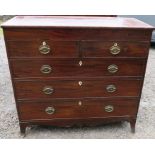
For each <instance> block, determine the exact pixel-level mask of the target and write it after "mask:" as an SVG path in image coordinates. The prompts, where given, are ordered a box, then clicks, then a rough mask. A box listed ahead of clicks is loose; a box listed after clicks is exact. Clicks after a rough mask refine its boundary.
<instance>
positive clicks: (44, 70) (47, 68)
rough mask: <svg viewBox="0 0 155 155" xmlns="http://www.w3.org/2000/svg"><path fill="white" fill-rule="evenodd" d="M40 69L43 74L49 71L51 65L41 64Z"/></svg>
mask: <svg viewBox="0 0 155 155" xmlns="http://www.w3.org/2000/svg"><path fill="white" fill-rule="evenodd" d="M40 71H41V72H42V73H43V74H49V73H51V71H52V68H51V66H49V65H43V66H41V68H40Z"/></svg>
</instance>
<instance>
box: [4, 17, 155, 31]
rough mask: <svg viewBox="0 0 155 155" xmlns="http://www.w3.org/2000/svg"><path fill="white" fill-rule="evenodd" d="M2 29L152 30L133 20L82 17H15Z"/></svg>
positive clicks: (148, 26)
mask: <svg viewBox="0 0 155 155" xmlns="http://www.w3.org/2000/svg"><path fill="white" fill-rule="evenodd" d="M2 27H56V28H57V27H60V28H61V27H62V28H71V27H72V28H127V29H154V27H153V26H151V25H148V24H146V23H144V22H142V21H139V20H137V19H134V18H122V17H82V16H16V17H14V18H12V19H11V20H9V21H7V22H5V23H3V24H2Z"/></svg>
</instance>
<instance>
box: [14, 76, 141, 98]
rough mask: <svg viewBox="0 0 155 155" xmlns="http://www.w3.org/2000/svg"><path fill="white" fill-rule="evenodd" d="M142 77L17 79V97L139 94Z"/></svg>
mask: <svg viewBox="0 0 155 155" xmlns="http://www.w3.org/2000/svg"><path fill="white" fill-rule="evenodd" d="M141 86H142V80H141V79H134V80H133V79H127V78H122V79H117V78H113V79H104V80H103V79H95V80H86V79H79V80H51V79H50V80H42V81H37V80H34V81H15V89H16V96H17V99H46V98H47V99H48V98H80V97H113V96H139V95H140V90H141Z"/></svg>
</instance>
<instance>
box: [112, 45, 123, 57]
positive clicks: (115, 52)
mask: <svg viewBox="0 0 155 155" xmlns="http://www.w3.org/2000/svg"><path fill="white" fill-rule="evenodd" d="M120 52H121V48H120V47H119V46H118V44H117V43H114V45H113V46H111V47H110V53H111V54H113V55H117V54H119V53H120Z"/></svg>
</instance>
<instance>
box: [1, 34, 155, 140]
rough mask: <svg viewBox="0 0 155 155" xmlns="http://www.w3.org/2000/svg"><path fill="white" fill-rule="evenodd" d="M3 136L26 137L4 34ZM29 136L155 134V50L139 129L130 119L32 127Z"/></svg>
mask: <svg viewBox="0 0 155 155" xmlns="http://www.w3.org/2000/svg"><path fill="white" fill-rule="evenodd" d="M0 138H23V137H22V136H21V135H20V132H19V125H18V118H17V113H16V108H15V101H14V97H13V91H12V86H11V81H10V74H9V69H8V62H7V58H6V53H5V47H4V41H3V38H2V37H0ZM25 138H103V139H106V138H110V139H111V138H155V50H154V49H150V55H149V61H148V65H147V73H146V78H145V84H144V88H143V93H142V99H141V103H140V108H139V113H138V120H137V125H136V133H135V134H132V133H131V132H130V126H129V123H127V122H123V123H117V124H112V125H103V126H100V127H93V128H86V127H85V128H69V129H64V128H53V127H48V128H45V127H32V128H31V129H30V128H28V129H27V136H26V137H25Z"/></svg>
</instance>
